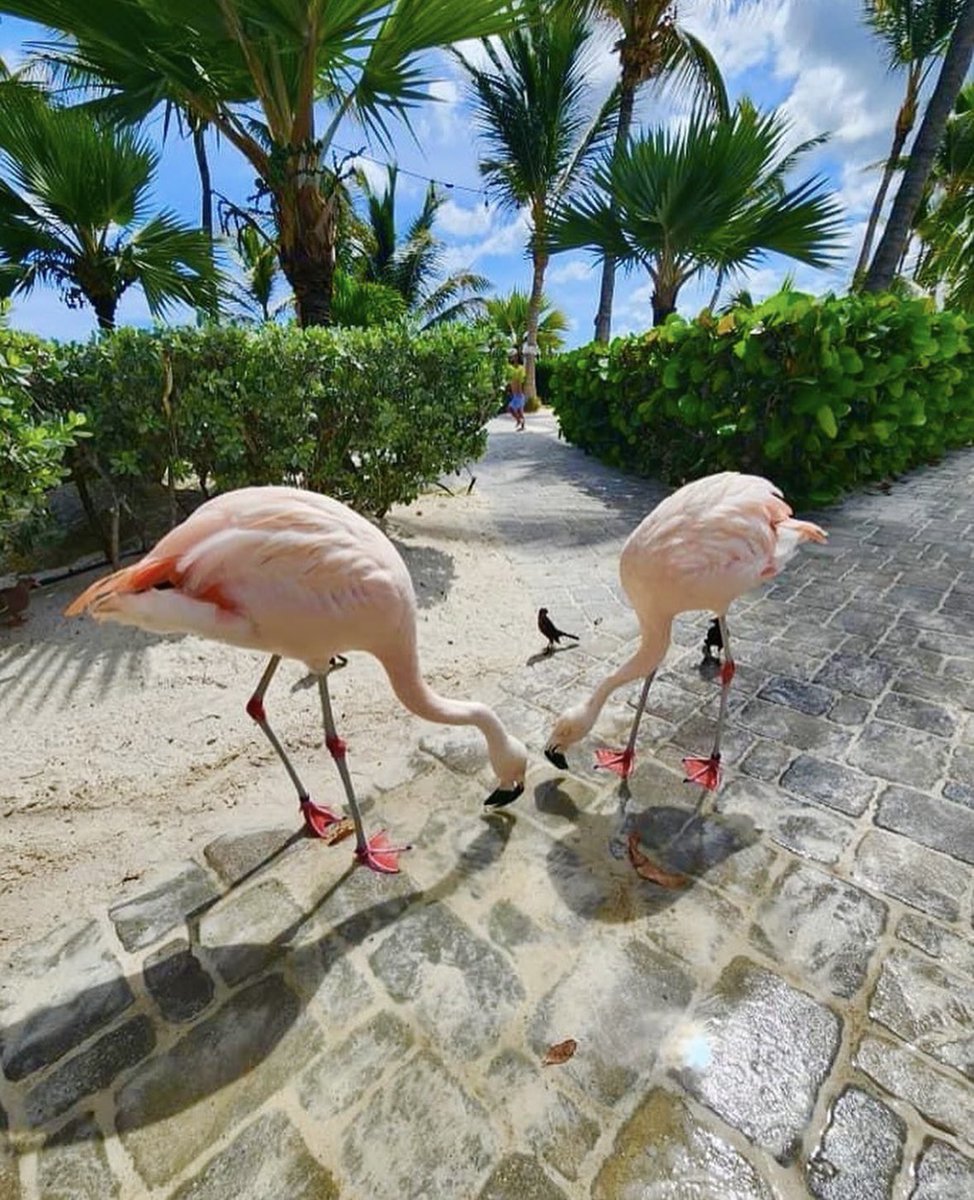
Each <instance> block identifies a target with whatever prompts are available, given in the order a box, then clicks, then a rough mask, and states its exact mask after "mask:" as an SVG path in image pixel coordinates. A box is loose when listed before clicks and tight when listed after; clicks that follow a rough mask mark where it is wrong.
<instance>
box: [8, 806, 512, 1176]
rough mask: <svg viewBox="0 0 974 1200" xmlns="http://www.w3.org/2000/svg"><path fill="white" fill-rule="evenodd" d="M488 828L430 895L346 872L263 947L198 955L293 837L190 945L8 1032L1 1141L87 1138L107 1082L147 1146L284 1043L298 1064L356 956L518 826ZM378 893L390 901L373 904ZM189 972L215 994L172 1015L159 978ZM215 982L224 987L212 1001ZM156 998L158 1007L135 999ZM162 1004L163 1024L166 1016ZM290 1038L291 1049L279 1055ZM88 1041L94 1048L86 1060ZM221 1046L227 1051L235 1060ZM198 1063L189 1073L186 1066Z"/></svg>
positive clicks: (479, 862) (35, 1013)
mask: <svg viewBox="0 0 974 1200" xmlns="http://www.w3.org/2000/svg"><path fill="white" fill-rule="evenodd" d="M482 821H483V828H481V830H480V831H479V833H478V834H477V836H476V837H475V838H473V839H472V840H471V841H470V842H469V843H467V845H466V846H465V847H464V848H463V849H462V850H461V851H460V852H459V853H458V855H457V858H456V860H455V861H454V863H453V865H452V866H451V868H450V869H449V870H448V871H447V872H446V873H445V874H444V875H443V876H442V877H441V878H440V879H439V880H438V881H437V882H436V883H434V884H433V885H432V886H430V887H428V888H420V887H417V886H416V885H415V884H414V883H413V882H412V881H411V880H409V878H408V876H406V875H405V874H403V875H398V876H395V877H388V876H384V877H378V876H375V875H372V874H371V873H369V872H366V871H363V870H361V869H358V868H356V867H355V866H354V865H350V866H349V868H348V870H347V871H345V872H344V873H343V874H342V875H341V876H340V877H339V878H338V879H337V880H335V881H334V882H333V883H332V884H331V885H330V886H329V887H328V888H327V889H326V890H325V891H324V892H322V894H321V895H320V896H319V897H318V898H317V899H316V901H315V903H314V904H313V905H311V906H309V908H308V909H307V911H305V912H302V913H301V915H300V917H298V918H297V919H295V920H294V921H292V922H291V923H289V924H287V925H286V926H285V927H284V928H282V929H281V930H280V931H279V932H277V933H276V934H274V935H273V936H272V937H269V938H268V939H267V940H265V941H256V940H255V941H253V942H249V941H242V942H233V943H231V944H223V945H220V946H218V947H214V946H205V945H201V944H200V943H199V938H198V934H199V921H200V919H201V918H202V917H203V916H204V915H205V913H206V911H207V910H208V909H209V908H211V907H212V906H213V904H214V903H217V902H218V901H219V900H223V899H225V898H226V896H227V895H229V894H230V893H232V892H234V891H235V890H236V889H237V888H239V887H240V886H241V885H242V884H243V883H245V882H247V881H249V880H251V878H252V877H254V876H257V875H260V873H261V872H262V871H264V870H265V869H266V867H267V866H269V865H270V864H271V862H272V861H273V860H275V859H278V858H280V857H281V856H282V855H284V854H286V853H287V851H288V850H290V849H291V848H293V845H294V843H295V842H296V841H299V840H304V839H303V835H301V834H296V835H294V836H292V837H291V838H289V839H288V840H287V841H286V842H285V844H284V845H282V846H279V847H278V848H277V849H276V850H275V851H274V852H273V853H272V854H270V855H268V856H267V857H266V858H265V859H263V860H262V861H261V862H260V863H258V864H257V865H256V866H255V867H254V868H253V869H251V870H249V871H248V872H247V874H246V875H244V876H242V877H241V878H239V879H238V880H237V881H236V882H235V883H234V884H233V885H231V886H230V887H229V888H227V889H226V891H225V892H223V893H222V894H221V895H220V896H219V897H217V899H216V901H208V902H206V903H205V904H202V905H200V906H199V907H197V908H196V909H194V910H193V911H192V912H191V913H189V914H187V916H186V927H187V929H186V932H187V934H188V937H187V938H183V939H178V938H177V935H176V933H175V931H173V932H171V933H170V935H169V937H170V939H172V938H177V940H175V941H173V940H170V941H168V942H167V943H166V945H165V946H164V947H163V948H162V950H160V951H158V952H156V953H155V954H151V955H149V956H148V958H147V959H146V962H145V964H144V966H143V970H141V971H139V972H136V973H133V974H131V975H128V976H123V977H120V978H118V979H115V980H112V981H110V982H107V983H99V984H97V985H92V986H88V987H86V988H84V989H82V990H81V991H79V992H78V993H76V994H75V995H73V996H72V997H71V998H70V1000H68V1001H66V1002H64V1003H63V1004H53V1005H45V1006H40V1007H38V1008H36V1009H34V1010H32V1011H31V1012H29V1013H27V1014H25V1015H24V1016H23V1017H21V1018H20V1019H19V1020H17V1021H16V1022H12V1023H10V1024H8V1025H6V1026H5V1027H3V1028H0V1060H2V1064H3V1069H4V1073H5V1075H6V1077H7V1080H8V1086H7V1091H8V1095H9V1094H13V1093H14V1091H15V1090H16V1091H18V1092H20V1097H19V1100H18V1101H17V1102H16V1103H15V1104H13V1105H11V1106H9V1108H10V1111H8V1112H7V1114H6V1134H7V1137H8V1138H9V1141H10V1144H11V1146H12V1148H13V1150H14V1152H15V1153H23V1152H29V1151H30V1150H33V1149H35V1148H36V1147H37V1146H38V1145H39V1144H57V1145H58V1146H63V1145H65V1144H71V1143H73V1142H85V1141H89V1140H91V1138H92V1136H93V1126H92V1121H91V1118H92V1114H93V1106H94V1102H95V1093H97V1092H99V1091H101V1090H102V1089H103V1088H104V1087H106V1086H107V1085H108V1084H111V1085H112V1087H113V1089H115V1091H116V1098H117V1099H118V1098H120V1097H123V1096H124V1097H127V1101H126V1103H125V1104H122V1103H121V1102H120V1104H119V1118H118V1129H119V1132H120V1133H122V1134H123V1135H124V1136H126V1137H128V1136H131V1135H133V1134H135V1135H136V1136H138V1135H137V1131H138V1130H140V1129H142V1128H146V1127H149V1126H152V1125H155V1124H158V1123H159V1122H162V1121H165V1120H167V1119H168V1118H170V1117H173V1116H175V1115H176V1114H178V1113H180V1112H182V1111H185V1110H186V1109H189V1108H191V1107H192V1106H194V1105H198V1104H200V1103H201V1102H202V1101H207V1100H209V1099H210V1098H212V1097H214V1096H215V1095H216V1094H217V1093H218V1092H220V1091H221V1090H222V1089H224V1088H227V1087H229V1086H231V1085H233V1084H235V1083H238V1082H240V1081H243V1080H244V1079H245V1077H246V1076H248V1075H249V1074H251V1073H252V1072H254V1071H256V1070H257V1069H258V1068H259V1067H260V1066H261V1064H262V1063H263V1062H264V1060H266V1059H267V1058H269V1056H270V1055H271V1054H273V1053H274V1052H275V1050H277V1049H278V1048H279V1047H281V1048H282V1049H281V1054H282V1055H283V1056H284V1057H285V1058H288V1057H292V1056H293V1055H294V1045H295V1043H296V1041H297V1042H301V1041H307V1040H308V1039H310V1041H311V1043H313V1044H315V1045H318V1043H320V1041H321V1031H320V1029H319V1027H318V1026H317V1025H316V1023H315V1021H314V1020H313V1018H311V1017H310V1016H309V1015H308V1014H307V1012H306V1010H307V1008H308V1005H309V1004H311V1003H314V1004H315V1006H316V1007H317V1008H318V1009H319V1010H320V1009H321V1008H323V1007H324V1008H325V1009H326V1010H329V1009H330V1007H331V1004H332V1003H339V1000H338V997H339V995H340V994H341V993H340V989H341V988H342V987H347V984H348V977H349V975H354V971H350V969H349V967H348V966H346V965H344V962H343V960H345V959H346V957H347V955H348V954H349V953H350V952H351V951H352V950H353V949H355V948H356V947H358V946H361V945H362V944H363V942H365V941H366V939H371V938H373V937H374V936H375V935H376V934H378V933H381V932H382V931H384V930H386V929H388V928H389V927H391V926H392V925H394V924H395V922H396V921H397V920H398V919H399V918H400V917H402V916H403V915H404V914H405V913H407V912H409V911H410V910H411V909H413V908H414V907H415V906H418V905H422V906H423V907H424V908H425V907H427V906H429V905H432V904H437V903H440V902H443V901H444V900H446V899H447V898H448V897H449V896H450V895H451V894H452V893H454V892H455V891H456V890H457V889H458V888H459V887H461V886H463V885H464V884H466V883H467V882H468V881H469V879H470V878H471V876H473V875H475V874H477V873H478V872H480V871H482V870H485V869H487V868H489V867H490V866H491V865H492V864H493V863H495V862H496V861H497V860H498V859H499V857H500V856H501V855H502V854H503V852H504V850H505V848H506V846H507V843H508V841H509V838H510V835H511V831H512V830H513V828H514V824H515V821H514V819H513V818H512V817H511V816H510V814H497V813H488V814H484V816H483V817H482ZM270 878H273V877H270ZM380 888H381V889H383V890H384V894H383V895H382V896H381V898H379V899H375V893H376V891H377V889H380ZM390 889H392V894H390ZM204 968H205V970H204ZM188 976H192V977H193V978H195V979H196V981H197V982H199V981H203V982H204V983H205V982H206V981H207V980H209V990H208V996H207V995H203V997H202V999H201V1001H200V1004H199V1005H198V1006H197V1007H196V1009H195V1011H191V1012H189V1013H188V1014H183V1015H182V1016H180V1015H179V1013H178V1011H177V1012H175V1014H174V1012H173V1011H167V1010H166V1008H165V1007H164V1004H163V1002H162V1000H161V997H160V992H159V989H158V987H157V988H156V989H155V990H153V986H152V979H153V978H154V979H155V980H156V981H159V980H163V981H164V980H165V979H166V978H167V977H168V978H169V979H170V981H173V980H175V981H176V982H177V983H178V982H179V980H180V977H182V980H183V982H185V981H186V979H187V977H188ZM214 978H219V979H221V980H222V982H223V984H224V985H225V986H224V987H223V988H222V989H217V994H216V995H215V993H214V988H213V983H212V980H213V979H214ZM228 989H229V992H228ZM147 990H148V992H149V993H150V994H151V995H152V996H153V997H154V1001H153V1002H148V1003H147V1002H146V1001H144V1000H143V1001H135V1003H133V998H134V997H138V996H140V995H141V996H144V995H145V994H146V991H147ZM353 990H354V989H353ZM120 997H121V999H120ZM347 1003H348V1002H347V1000H346V1001H345V1004H346V1005H347ZM157 1007H158V1008H159V1009H160V1010H161V1012H162V1015H163V1016H164V1017H165V1018H166V1020H165V1021H163V1020H160V1017H159V1013H158V1012H157V1011H156V1008H157ZM353 1011H354V1010H353ZM105 1012H110V1013H111V1016H112V1019H111V1020H110V1021H105V1020H103V1021H102V1022H101V1023H100V1026H99V1028H98V1037H97V1039H92V1037H91V1034H92V1033H93V1030H92V1029H91V1028H90V1023H91V1021H92V1015H93V1014H94V1018H95V1020H96V1021H97V1015H98V1014H99V1013H102V1014H103V1013H105ZM79 1021H80V1022H82V1023H83V1022H84V1021H88V1022H89V1027H88V1028H86V1029H85V1028H81V1027H79ZM156 1029H159V1030H162V1031H164V1032H163V1033H162V1037H161V1039H158V1040H157V1038H156V1035H155V1031H156ZM173 1033H175V1034H176V1036H175V1038H173V1037H172V1036H171V1035H172V1034H173ZM285 1041H287V1043H288V1047H290V1049H286V1048H284V1047H283V1046H282V1044H283V1043H285ZM86 1042H87V1043H88V1044H87V1046H86V1048H84V1049H81V1050H80V1051H79V1050H77V1047H78V1046H79V1045H84V1044H85V1043H86ZM226 1044H230V1045H231V1050H230V1051H229V1052H228V1051H227V1050H226ZM109 1045H111V1047H112V1048H111V1049H110V1048H109ZM120 1046H129V1047H134V1052H133V1054H132V1057H131V1059H130V1061H129V1062H127V1063H126V1064H125V1066H126V1068H127V1069H126V1070H119V1069H118V1064H117V1063H116V1064H115V1068H114V1069H113V1070H111V1069H110V1067H109V1066H106V1064H111V1061H112V1057H113V1054H117V1053H118V1047H120ZM314 1053H316V1052H314ZM314 1053H312V1054H307V1053H306V1054H305V1055H304V1056H303V1060H302V1061H301V1062H300V1064H299V1065H298V1066H296V1067H295V1068H294V1069H295V1070H301V1069H303V1067H304V1066H305V1065H306V1063H307V1062H309V1061H310V1060H311V1058H312V1057H314ZM51 1058H57V1060H58V1061H57V1062H56V1063H55V1065H54V1066H53V1067H50V1068H47V1069H45V1068H44V1066H43V1063H44V1061H45V1060H48V1059H51ZM191 1060H192V1062H193V1064H194V1065H193V1068H192V1069H188V1064H189V1062H190V1061H191ZM197 1067H198V1069H197ZM108 1070H110V1073H109V1074H108V1075H107V1077H100V1074H99V1072H100V1071H108ZM83 1078H84V1079H87V1080H88V1081H89V1083H90V1086H87V1087H86V1086H85V1084H84V1082H83ZM278 1086H279V1084H278ZM256 1103H260V1101H256ZM255 1106H256V1104H255ZM5 1107H6V1106H5ZM123 1110H124V1111H123ZM201 1111H204V1112H205V1110H201ZM142 1140H143V1142H144V1140H145V1139H142Z"/></svg>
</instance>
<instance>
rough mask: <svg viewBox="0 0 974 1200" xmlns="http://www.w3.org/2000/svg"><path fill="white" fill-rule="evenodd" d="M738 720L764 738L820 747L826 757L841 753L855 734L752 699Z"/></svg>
mask: <svg viewBox="0 0 974 1200" xmlns="http://www.w3.org/2000/svg"><path fill="white" fill-rule="evenodd" d="M736 720H737V723H738V724H739V725H742V726H743V727H744V728H746V729H750V730H751V732H752V733H757V734H760V735H761V737H766V738H772V739H774V741H777V742H784V743H785V745H786V746H794V747H795V749H796V750H818V751H820V752H821V753H822V754H823V755H824V756H825V757H826V758H829V757H833V756H835V755H839V754H841V753H842V752H843V751H844V750H845V748H846V747H847V746H848V745H849V742H850V740H851V737H852V735H851V733H850V732H849V731H848V730H846V729H842V728H841V727H840V726H838V725H833V724H832V723H831V722H829V721H823V720H821V719H820V718H818V717H809V716H807V715H806V714H805V713H802V712H798V711H796V710H795V709H793V708H785V707H784V706H783V705H781V704H769V703H768V702H767V701H766V700H750V701H748V703H747V704H745V705H744V707H743V708H742V709H741V711H740V712H739V713H738V714H737V718H736Z"/></svg>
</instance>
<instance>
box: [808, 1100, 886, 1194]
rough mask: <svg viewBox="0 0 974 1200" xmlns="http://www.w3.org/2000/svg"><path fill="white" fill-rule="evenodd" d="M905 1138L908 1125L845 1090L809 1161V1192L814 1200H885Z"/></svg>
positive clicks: (880, 1105)
mask: <svg viewBox="0 0 974 1200" xmlns="http://www.w3.org/2000/svg"><path fill="white" fill-rule="evenodd" d="M905 1138H906V1123H905V1122H904V1121H903V1119H902V1118H901V1117H900V1116H898V1115H897V1114H896V1113H895V1112H893V1110H892V1109H891V1108H889V1107H887V1105H885V1104H883V1103H882V1101H880V1100H877V1099H876V1097H875V1096H871V1095H870V1094H869V1093H868V1092H864V1091H862V1090H860V1089H859V1088H855V1087H847V1088H846V1089H845V1091H844V1092H843V1093H842V1094H841V1095H840V1096H839V1097H838V1099H837V1100H836V1101H835V1103H834V1104H833V1105H832V1108H831V1109H830V1111H829V1123H828V1127H827V1128H826V1130H825V1134H824V1135H823V1137H822V1140H821V1141H820V1142H819V1144H818V1146H817V1147H816V1148H815V1151H814V1153H813V1154H812V1156H811V1159H810V1161H809V1163H808V1171H807V1177H808V1189H809V1191H810V1192H811V1193H812V1195H813V1196H815V1197H817V1198H818V1200H889V1197H890V1196H891V1195H892V1189H893V1180H894V1179H895V1178H896V1172H897V1171H898V1170H899V1166H900V1159H901V1157H902V1154H903V1142H904V1140H905Z"/></svg>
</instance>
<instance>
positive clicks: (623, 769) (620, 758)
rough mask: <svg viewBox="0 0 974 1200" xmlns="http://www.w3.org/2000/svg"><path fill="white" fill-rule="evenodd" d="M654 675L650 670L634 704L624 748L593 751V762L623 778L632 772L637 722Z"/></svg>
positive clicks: (634, 759)
mask: <svg viewBox="0 0 974 1200" xmlns="http://www.w3.org/2000/svg"><path fill="white" fill-rule="evenodd" d="M655 676H656V672H655V671H650V673H649V674H648V675H647V676H646V681H645V683H644V684H643V690H642V694H641V695H640V697H639V704H638V705H637V706H636V715H635V717H634V718H633V722H632V729H631V730H630V732H629V741H628V743H627V745H626V748H625V750H609V749H601V750H596V751H595V763H596V766H599V767H607V768H608V769H609V770H610V771H615V773H616V774H617V775H619V776H621V778H623V779H628V778H629V776H630V775H631V774H632V766H633V763H634V762H635V761H636V734H637V733H638V731H639V722H640V721H641V720H642V718H643V710H644V709H645V707H646V700H647V697H648V696H649V685H650V684H651V683H652V682H653V679H654V678H655Z"/></svg>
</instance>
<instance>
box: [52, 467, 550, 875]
mask: <svg viewBox="0 0 974 1200" xmlns="http://www.w3.org/2000/svg"><path fill="white" fill-rule="evenodd" d="M66 612H67V615H69V616H74V615H77V614H79V613H83V612H87V613H89V614H90V615H91V616H92V617H94V618H95V619H96V620H98V621H105V620H108V621H117V622H120V623H122V624H128V625H138V626H140V627H141V628H143V629H148V630H152V631H154V632H157V633H190V634H198V635H201V636H203V637H208V638H213V639H215V640H216V641H220V642H226V643H229V644H230V645H234V646H242V647H246V648H248V649H253V650H261V651H264V652H265V653H269V654H270V655H272V658H271V663H270V665H269V667H268V669H267V671H265V674H264V677H263V678H262V680H261V683H260V685H259V686H258V689H257V691H256V692H255V694H254V696H253V697H251V700H250V703H249V704H248V708H247V711H248V712H249V713H250V715H251V716H252V717H253V718H254V719H255V720H257V721H258V723H259V724H260V725H261V727H262V728H263V729H264V732H265V733H266V734H267V736H268V737H269V738H270V740H271V742H272V744H273V745H274V748H275V750H276V751H277V752H278V753H279V754H280V755H281V758H282V760H283V761H284V765H285V767H286V768H287V769H288V772H289V774H290V775H291V779H292V781H293V782H294V783H295V785H296V786H297V789H298V794H299V797H300V798H301V801H302V806H303V808H304V811H305V815H306V819H307V821H308V825H309V828H310V829H312V831H316V832H320V831H321V827H322V826H323V825H327V824H328V823H329V821H330V820H332V819H334V818H333V817H332V814H330V813H329V812H328V810H325V809H320V808H318V807H317V806H314V805H312V804H311V802H310V800H309V799H308V797H307V794H306V793H305V792H304V789H303V787H302V785H301V784H300V781H299V780H298V778H297V775H296V773H295V772H294V769H293V767H292V766H291V764H290V761H289V760H288V758H287V755H286V754H285V753H284V751H283V749H282V748H281V747H280V744H279V743H278V742H277V740H276V738H275V737H274V735H273V734H272V733H271V731H270V727H269V726H268V725H267V721H266V714H265V712H264V706H263V696H264V692H265V690H266V688H267V685H268V684H269V683H270V679H271V677H272V675H273V673H274V670H275V668H276V665H277V662H278V661H279V659H280V658H281V657H285V658H294V659H298V660H299V661H301V662H304V663H306V664H307V666H308V668H309V669H310V670H311V671H313V672H315V673H316V674H318V676H319V681H320V687H321V695H322V705H323V710H324V716H325V727H326V741H327V744H328V748H329V750H330V751H331V753H332V755H333V757H334V758H335V760H336V763H337V765H338V767H339V771H340V772H341V774H342V779H343V782H344V784H345V790H346V794H347V797H348V800H349V804H350V806H351V809H352V815H353V817H354V818H355V820H356V827H357V833H358V835H359V842H360V844H359V847H358V850H359V853H360V855H362V856H363V857H364V858H366V860H368V854H367V851H366V848H365V847H364V846H363V845H362V844H361V823H360V821H359V819H358V811H357V806H356V804H355V798H354V795H353V793H352V790H351V783H350V781H349V779H348V775H347V769H346V767H345V746H344V743H343V742H342V741H341V739H340V738H338V736H337V733H336V731H335V730H334V724H333V721H332V719H331V710H330V702H329V701H328V690H327V682H326V680H327V674H328V672H329V670H331V669H332V667H333V665H334V662H335V660H336V658H340V656H341V655H343V654H344V653H345V652H347V651H350V650H361V651H365V652H367V653H369V654H372V655H374V656H375V657H376V658H378V659H379V661H380V662H381V663H382V665H383V667H384V668H385V671H386V674H387V675H388V677H389V680H390V683H391V684H392V687H393V690H394V691H395V692H396V695H397V696H398V697H399V699H400V700H401V701H402V702H403V704H405V705H406V707H407V708H409V709H410V710H411V711H413V712H415V713H417V714H418V715H419V716H421V717H425V718H426V719H427V720H431V721H439V722H443V723H446V724H457V725H460V724H470V725H476V726H477V727H478V728H479V729H480V730H481V732H482V733H483V735H484V737H485V739H486V742H487V749H488V753H489V755H490V759H491V763H492V765H493V767H494V769H495V771H496V772H497V774H498V776H499V783H500V786H499V788H498V789H497V791H496V792H495V793H494V794H493V795H492V796H491V797H489V798H488V803H493V804H503V803H507V802H509V801H510V800H512V799H514V798H515V796H516V795H518V794H520V791H521V789H522V787H523V779H524V772H525V769H526V764H527V755H526V752H525V749H524V747H523V746H522V745H521V744H520V742H518V741H516V739H514V738H511V737H510V736H509V735H508V734H507V732H506V730H505V729H504V727H503V725H502V724H501V722H500V720H499V718H498V717H497V716H496V714H495V713H494V712H493V711H492V710H491V709H490V708H488V707H487V706H486V705H483V704H478V703H474V702H469V701H457V700H448V699H446V698H444V697H442V696H438V695H437V694H436V693H434V692H433V691H432V690H431V689H430V688H429V687H428V686H427V684H426V682H425V680H424V679H423V677H422V675H421V673H420V668H419V657H418V652H417V645H416V599H415V593H414V591H413V586H412V582H411V580H410V577H409V573H408V571H407V570H406V565H405V563H404V562H403V560H402V558H401V557H400V555H399V553H398V552H397V551H396V549H395V547H394V546H393V545H392V543H391V542H390V541H389V539H388V538H387V537H386V536H385V534H383V533H382V532H381V530H379V529H377V528H376V527H375V526H374V525H372V524H371V523H370V522H369V521H367V520H365V518H364V517H362V516H360V515H359V514H358V513H355V512H353V511H352V510H351V509H350V508H347V507H346V506H345V505H344V504H341V503H339V502H338V501H337V500H332V499H331V498H329V497H327V496H322V495H319V494H317V493H315V492H308V491H303V490H301V489H299V488H287V487H253V488H242V489H240V490H238V491H233V492H227V493H225V494H224V495H222V496H217V497H216V498H214V499H212V500H209V501H207V502H206V503H205V504H203V505H201V506H200V507H199V508H198V509H197V510H196V511H195V512H194V513H193V514H192V516H190V517H189V518H188V519H187V520H186V521H184V522H183V523H182V524H181V525H179V526H177V527H176V528H175V529H173V530H171V531H170V532H169V533H167V534H166V535H165V537H163V538H162V539H161V540H160V541H159V543H158V544H157V545H156V546H155V547H154V548H153V549H152V550H151V551H150V552H149V553H148V554H147V555H146V556H145V558H143V559H142V560H141V561H139V562H138V563H136V564H135V565H134V566H130V567H125V568H124V569H122V570H120V571H116V572H115V573H114V574H113V575H109V576H108V577H107V578H104V579H100V580H97V581H96V582H95V583H93V584H92V585H91V586H90V587H89V588H87V590H86V591H84V592H83V593H82V594H81V595H80V596H79V597H78V598H77V599H76V600H75V601H74V602H73V603H72V604H71V605H69V607H68V608H67V609H66ZM374 840H375V839H374ZM375 850H376V851H377V853H378V855H379V858H378V860H377V861H370V863H369V865H372V866H374V867H376V869H380V870H389V869H390V861H391V860H390V857H389V850H388V848H387V846H384V845H381V844H380V845H378V846H376V847H375ZM392 869H394V864H393V868H392Z"/></svg>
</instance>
